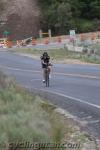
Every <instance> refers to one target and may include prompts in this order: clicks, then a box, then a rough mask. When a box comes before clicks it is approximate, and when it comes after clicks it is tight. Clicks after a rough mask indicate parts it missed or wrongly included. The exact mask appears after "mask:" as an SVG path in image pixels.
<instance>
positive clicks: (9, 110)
mask: <svg viewBox="0 0 100 150" xmlns="http://www.w3.org/2000/svg"><path fill="white" fill-rule="evenodd" d="M54 110H55V107H54V106H53V105H50V104H48V103H46V102H45V103H44V102H43V100H42V99H41V98H40V97H39V96H37V95H33V94H32V93H29V92H28V91H26V90H25V89H24V88H22V87H20V86H18V85H17V84H16V83H15V81H12V80H11V79H9V78H7V77H6V76H5V75H4V74H3V73H2V72H0V150H8V149H7V148H6V147H5V146H7V145H9V143H16V142H23V141H29V142H30V143H32V142H44V143H45V142H46V143H50V142H51V143H52V142H59V143H61V141H62V139H63V137H64V134H65V133H66V132H67V133H70V131H71V128H72V127H69V125H68V126H66V125H64V120H63V118H62V117H61V116H60V115H58V114H57V113H56V112H55V111H54ZM9 150H11V149H10V148H9ZM20 150H22V149H21V148H20ZM41 150H42V149H41ZM56 150H57V149H56Z"/></svg>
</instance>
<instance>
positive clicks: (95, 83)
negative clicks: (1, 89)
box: [0, 50, 100, 137]
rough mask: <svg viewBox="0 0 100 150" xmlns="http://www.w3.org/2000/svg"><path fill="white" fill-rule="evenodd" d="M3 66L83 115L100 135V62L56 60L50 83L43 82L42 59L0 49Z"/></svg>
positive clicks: (28, 85)
mask: <svg viewBox="0 0 100 150" xmlns="http://www.w3.org/2000/svg"><path fill="white" fill-rule="evenodd" d="M0 70H3V71H4V72H5V73H7V74H8V75H10V76H13V77H15V78H16V80H17V82H18V83H20V84H21V85H23V86H25V87H26V88H28V89H30V90H31V91H38V92H39V94H40V95H42V96H44V97H45V98H47V97H49V99H50V102H52V103H53V104H55V105H57V106H59V107H61V108H63V109H65V110H67V111H69V112H70V113H72V114H73V115H74V116H77V117H78V118H80V119H81V121H82V123H83V126H84V124H85V125H86V127H87V129H88V130H89V131H90V132H93V134H94V135H95V136H98V137H100V65H76V64H75V65H74V64H54V65H53V70H52V74H51V79H50V87H49V88H46V87H45V84H43V83H42V72H41V65H40V61H39V60H34V59H32V58H29V57H26V56H20V55H17V54H13V53H10V52H6V51H5V52H3V50H2V51H0Z"/></svg>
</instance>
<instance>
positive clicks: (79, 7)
mask: <svg viewBox="0 0 100 150" xmlns="http://www.w3.org/2000/svg"><path fill="white" fill-rule="evenodd" d="M2 20H5V21H6V24H5V25H2V24H0V34H2V33H3V32H4V31H5V30H7V31H9V32H10V33H11V34H10V37H11V38H12V39H21V38H27V37H31V36H34V37H37V36H38V31H39V29H40V28H41V29H43V31H44V32H45V31H47V30H48V29H51V30H52V34H53V35H62V34H68V33H69V30H70V29H75V30H76V32H77V33H79V32H90V31H97V30H100V0H91V1H89V0H71V1H70V0H10V1H9V0H0V23H2Z"/></svg>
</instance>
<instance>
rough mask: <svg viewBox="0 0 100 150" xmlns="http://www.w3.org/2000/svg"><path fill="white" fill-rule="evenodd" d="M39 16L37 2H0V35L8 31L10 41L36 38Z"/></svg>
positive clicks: (0, 0) (5, 0)
mask: <svg viewBox="0 0 100 150" xmlns="http://www.w3.org/2000/svg"><path fill="white" fill-rule="evenodd" d="M39 16H40V9H39V6H38V4H37V0H0V33H1V34H2V33H3V32H4V31H5V30H6V31H9V32H10V38H12V39H21V38H22V39H23V38H27V37H31V36H36V35H37V34H38V31H39ZM4 22H5V24H4Z"/></svg>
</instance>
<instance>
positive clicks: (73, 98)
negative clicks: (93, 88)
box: [40, 89, 100, 109]
mask: <svg viewBox="0 0 100 150" xmlns="http://www.w3.org/2000/svg"><path fill="white" fill-rule="evenodd" d="M40 91H44V92H48V93H52V94H56V95H59V96H63V97H65V98H69V99H71V100H73V101H74V100H75V101H77V102H80V103H83V104H87V105H89V106H92V107H95V108H99V109H100V105H95V104H93V103H89V102H86V101H84V100H81V99H79V98H75V97H72V96H68V95H65V94H62V93H60V92H54V91H51V90H44V89H40Z"/></svg>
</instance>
